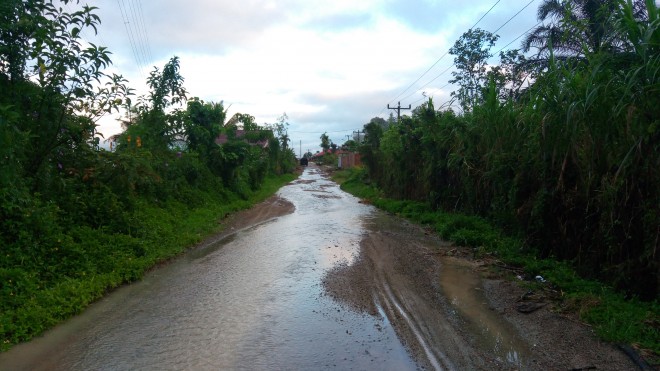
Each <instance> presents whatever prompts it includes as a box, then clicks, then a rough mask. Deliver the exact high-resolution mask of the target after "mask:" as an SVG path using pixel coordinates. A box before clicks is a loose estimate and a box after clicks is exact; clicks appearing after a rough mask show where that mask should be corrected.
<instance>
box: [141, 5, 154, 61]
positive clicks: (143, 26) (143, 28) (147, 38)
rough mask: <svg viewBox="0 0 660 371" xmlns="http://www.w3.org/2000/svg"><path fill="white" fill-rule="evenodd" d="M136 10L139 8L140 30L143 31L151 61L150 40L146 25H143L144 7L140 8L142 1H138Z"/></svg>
mask: <svg viewBox="0 0 660 371" xmlns="http://www.w3.org/2000/svg"><path fill="white" fill-rule="evenodd" d="M138 10H139V14H140V20H141V24H142V32H143V33H144V39H145V40H146V41H147V42H146V45H147V52H148V53H149V60H150V61H153V60H154V56H153V54H152V53H151V42H149V34H148V33H147V27H146V26H145V23H144V9H143V8H142V2H141V1H140V2H138Z"/></svg>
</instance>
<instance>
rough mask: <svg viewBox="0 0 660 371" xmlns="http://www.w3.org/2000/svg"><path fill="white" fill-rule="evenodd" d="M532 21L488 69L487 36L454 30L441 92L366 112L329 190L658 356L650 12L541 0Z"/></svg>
mask: <svg viewBox="0 0 660 371" xmlns="http://www.w3.org/2000/svg"><path fill="white" fill-rule="evenodd" d="M539 19H540V21H542V24H541V25H539V26H538V27H537V28H536V29H535V30H533V31H532V32H530V33H529V35H528V37H527V39H526V40H525V41H524V43H523V48H522V49H523V50H524V51H526V52H527V53H526V54H523V53H521V52H520V51H518V50H513V51H502V52H501V53H500V63H499V64H497V65H493V64H489V62H488V61H489V60H490V58H491V56H492V53H491V51H490V48H491V47H492V45H493V44H494V41H495V40H497V37H498V36H497V35H493V34H491V33H489V32H487V31H483V30H480V29H474V30H469V31H467V32H466V33H464V34H463V36H462V37H461V38H460V39H459V40H458V41H457V42H456V44H455V45H454V47H453V48H451V50H450V54H452V55H453V56H454V58H455V59H454V62H455V66H456V71H455V72H454V73H453V76H454V78H453V80H452V82H453V83H455V84H457V86H458V89H457V90H456V91H455V92H454V93H453V94H452V96H453V98H454V100H453V101H452V102H450V104H449V105H443V107H440V108H437V107H436V106H435V104H434V102H433V100H432V99H429V100H428V101H426V102H425V103H424V104H422V105H420V106H418V107H416V108H415V109H414V110H413V111H412V115H410V116H402V117H401V119H400V120H398V121H394V122H391V121H392V120H390V122H386V121H385V120H383V119H381V118H374V119H372V120H371V121H370V122H369V123H368V124H366V125H365V126H364V132H365V133H366V137H365V139H364V142H363V143H361V147H360V152H361V154H362V161H363V163H364V171H363V172H358V173H355V174H353V175H352V176H351V177H350V179H349V180H348V181H347V182H346V183H344V185H343V187H344V188H345V189H346V190H348V191H351V192H355V193H356V194H357V195H359V196H360V197H363V198H367V199H369V200H370V201H371V202H372V203H373V204H374V205H376V206H378V207H381V208H384V209H386V210H389V211H391V212H394V213H397V214H400V215H402V216H405V217H408V218H411V219H413V220H416V221H418V222H421V223H425V224H428V225H430V226H431V227H433V228H435V230H436V231H437V232H438V233H439V234H440V235H442V236H443V237H444V238H447V239H449V240H452V241H454V242H456V243H457V244H460V245H465V246H469V247H472V248H474V249H475V252H476V253H488V254H494V256H496V257H497V258H498V259H501V260H502V261H503V262H505V263H506V264H508V265H510V266H513V267H520V268H524V270H525V272H526V274H527V275H528V276H531V277H534V276H536V275H540V276H542V277H544V279H545V280H547V281H548V282H550V283H551V284H552V285H556V287H557V288H558V290H560V292H561V293H562V294H563V296H562V297H563V300H566V302H569V301H572V302H574V303H575V305H576V309H578V310H579V312H580V314H581V316H582V318H583V319H584V320H585V321H588V322H590V323H592V324H593V325H594V327H595V328H596V329H597V330H598V332H599V333H600V334H601V335H602V336H603V337H604V338H605V339H608V340H610V341H615V342H624V343H635V344H638V345H639V346H641V347H643V348H645V349H649V350H652V351H654V352H656V353H657V352H658V351H660V345H659V344H660V341H659V340H660V312H659V311H658V309H660V305H659V303H658V293H659V292H660V287H659V282H660V251H659V247H660V171H658V169H660V126H659V123H660V91H659V89H658V87H659V86H660V53H659V51H660V30H659V28H660V17H659V13H658V8H657V6H656V4H655V3H654V2H653V1H652V0H648V1H640V0H637V1H550V0H548V1H544V2H543V3H542V5H541V7H540V8H539ZM453 103H456V105H453ZM344 177H346V175H344Z"/></svg>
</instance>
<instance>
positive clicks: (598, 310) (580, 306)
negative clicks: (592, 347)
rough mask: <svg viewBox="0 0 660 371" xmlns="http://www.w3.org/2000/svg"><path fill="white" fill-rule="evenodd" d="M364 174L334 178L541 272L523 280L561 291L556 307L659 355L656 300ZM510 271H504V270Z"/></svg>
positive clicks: (479, 251)
mask: <svg viewBox="0 0 660 371" xmlns="http://www.w3.org/2000/svg"><path fill="white" fill-rule="evenodd" d="M363 174H364V172H363V170H361V169H350V170H342V171H337V172H335V173H334V174H333V179H334V180H335V181H336V182H338V183H340V184H341V188H342V189H343V190H344V191H346V192H349V193H351V194H353V195H355V196H357V197H360V198H362V199H366V200H368V201H369V202H370V203H371V204H373V205H374V206H376V207H378V208H380V209H383V210H386V211H388V212H391V213H394V214H397V215H399V216H401V217H404V218H406V219H409V220H411V221H413V222H416V223H420V224H424V225H428V226H430V227H432V228H434V229H435V231H436V232H437V233H438V234H439V235H440V236H441V237H442V238H444V239H446V240H449V241H452V242H454V243H456V244H457V245H461V246H467V247H470V248H473V249H474V252H475V256H486V255H489V256H493V257H494V258H496V259H497V260H499V261H500V262H502V263H504V264H505V265H507V266H509V267H511V268H515V270H516V271H518V269H519V270H520V271H523V272H524V276H526V277H536V276H537V275H538V276H542V277H543V278H544V279H545V281H546V282H545V283H540V282H537V281H534V280H529V281H525V282H523V283H522V284H524V285H527V286H529V288H530V289H533V290H553V291H554V292H557V293H558V294H559V295H558V297H557V303H556V306H555V310H557V311H564V312H571V313H576V314H578V315H579V317H580V319H581V320H582V321H584V322H586V323H588V324H589V325H590V326H592V327H593V329H594V330H595V332H596V333H597V334H598V335H599V336H600V337H601V338H602V339H604V340H606V341H609V342H613V343H618V344H630V345H632V346H633V347H635V348H638V349H639V350H640V351H641V353H642V354H645V355H647V356H649V357H650V358H653V359H658V358H657V357H658V355H659V354H660V333H659V332H658V327H659V326H658V323H659V321H660V303H658V302H657V301H655V302H642V301H639V300H636V299H626V298H624V296H623V295H622V294H620V293H618V292H616V291H614V290H613V289H612V288H610V287H608V286H606V285H604V284H602V283H600V282H596V281H590V280H585V279H583V278H581V277H579V276H578V275H577V274H576V273H575V270H574V269H573V268H572V267H571V266H570V264H568V263H566V262H558V261H556V260H552V259H538V258H537V257H536V256H535V255H533V254H532V253H531V251H533V249H532V250H530V249H523V242H522V240H521V239H519V238H517V237H515V236H508V235H506V234H505V233H503V232H502V230H501V229H499V228H497V227H495V226H494V225H493V224H492V223H490V222H489V221H487V220H485V219H483V218H480V217H476V216H470V215H464V214H457V213H447V212H442V211H433V210H431V208H430V207H428V206H427V205H426V204H424V203H421V202H414V201H405V200H393V199H388V198H384V197H382V193H381V192H379V190H378V189H377V188H375V187H373V186H371V185H369V184H367V183H366V182H364V181H363V176H362V175H363ZM494 269H497V268H496V267H494ZM510 272H511V270H506V269H505V270H504V271H503V272H502V273H504V274H505V275H506V274H510ZM511 277H513V275H511Z"/></svg>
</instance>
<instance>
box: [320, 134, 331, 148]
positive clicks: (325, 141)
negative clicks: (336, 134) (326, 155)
mask: <svg viewBox="0 0 660 371" xmlns="http://www.w3.org/2000/svg"><path fill="white" fill-rule="evenodd" d="M321 148H323V152H327V151H328V149H329V148H330V137H328V133H323V134H321Z"/></svg>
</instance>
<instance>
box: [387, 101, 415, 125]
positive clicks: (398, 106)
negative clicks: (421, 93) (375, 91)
mask: <svg viewBox="0 0 660 371" xmlns="http://www.w3.org/2000/svg"><path fill="white" fill-rule="evenodd" d="M411 108H412V105H411V104H409V105H408V108H406V107H401V102H399V104H398V105H397V106H396V107H390V104H389V103H388V104H387V109H393V110H396V120H397V121H399V120H401V110H402V109H411Z"/></svg>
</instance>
